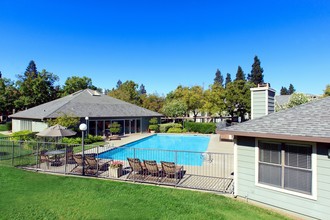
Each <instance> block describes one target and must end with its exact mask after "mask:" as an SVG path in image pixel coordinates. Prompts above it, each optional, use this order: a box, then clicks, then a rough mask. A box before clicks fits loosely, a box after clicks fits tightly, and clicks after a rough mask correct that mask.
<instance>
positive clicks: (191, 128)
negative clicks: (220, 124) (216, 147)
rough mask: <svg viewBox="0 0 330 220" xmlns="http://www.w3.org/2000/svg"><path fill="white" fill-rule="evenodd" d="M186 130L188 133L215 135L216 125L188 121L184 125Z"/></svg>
mask: <svg viewBox="0 0 330 220" xmlns="http://www.w3.org/2000/svg"><path fill="white" fill-rule="evenodd" d="M184 128H185V129H186V130H187V131H188V132H198V133H201V134H212V133H215V129H216V125H215V123H196V122H189V121H186V122H185V123H184Z"/></svg>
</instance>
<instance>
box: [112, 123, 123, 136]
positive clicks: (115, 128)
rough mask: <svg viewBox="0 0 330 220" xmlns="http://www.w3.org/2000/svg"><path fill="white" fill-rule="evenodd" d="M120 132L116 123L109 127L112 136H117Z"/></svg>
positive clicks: (119, 127)
mask: <svg viewBox="0 0 330 220" xmlns="http://www.w3.org/2000/svg"><path fill="white" fill-rule="evenodd" d="M120 130H121V126H120V124H119V123H118V122H113V123H112V124H111V125H110V132H111V133H112V134H118V133H119V132H120Z"/></svg>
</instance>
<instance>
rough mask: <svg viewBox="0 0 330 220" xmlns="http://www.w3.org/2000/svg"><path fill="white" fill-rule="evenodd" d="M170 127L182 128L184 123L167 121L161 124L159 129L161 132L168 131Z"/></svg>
mask: <svg viewBox="0 0 330 220" xmlns="http://www.w3.org/2000/svg"><path fill="white" fill-rule="evenodd" d="M170 128H182V125H181V124H179V123H166V124H161V125H160V126H159V131H160V132H161V133H166V132H167V131H168V129H170Z"/></svg>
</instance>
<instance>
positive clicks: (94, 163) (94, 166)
mask: <svg viewBox="0 0 330 220" xmlns="http://www.w3.org/2000/svg"><path fill="white" fill-rule="evenodd" d="M85 160H86V163H87V167H86V169H87V170H90V171H91V173H93V174H97V172H98V171H107V170H108V168H109V165H110V164H109V162H108V161H101V160H97V159H96V158H95V156H94V155H85Z"/></svg>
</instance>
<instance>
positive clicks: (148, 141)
mask: <svg viewBox="0 0 330 220" xmlns="http://www.w3.org/2000/svg"><path fill="white" fill-rule="evenodd" d="M209 141H210V137H209V136H193V135H162V134H157V135H153V136H151V137H148V138H144V139H142V140H139V141H135V142H133V143H129V144H127V145H125V146H123V147H119V148H115V149H112V150H110V151H106V152H103V153H101V154H100V155H99V156H98V157H99V158H106V159H113V160H127V158H128V157H130V158H139V159H140V160H141V161H142V160H156V161H157V163H160V161H172V162H176V163H177V164H181V165H193V166H201V165H202V163H203V157H202V153H204V152H205V151H206V149H207V147H208V144H209Z"/></svg>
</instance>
